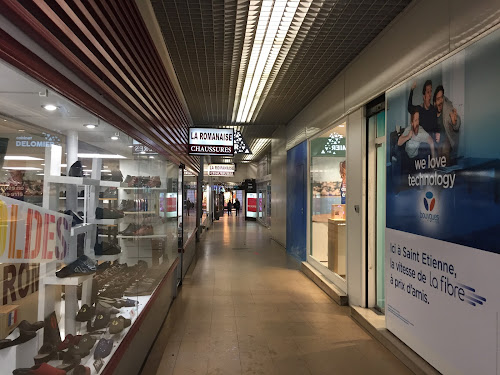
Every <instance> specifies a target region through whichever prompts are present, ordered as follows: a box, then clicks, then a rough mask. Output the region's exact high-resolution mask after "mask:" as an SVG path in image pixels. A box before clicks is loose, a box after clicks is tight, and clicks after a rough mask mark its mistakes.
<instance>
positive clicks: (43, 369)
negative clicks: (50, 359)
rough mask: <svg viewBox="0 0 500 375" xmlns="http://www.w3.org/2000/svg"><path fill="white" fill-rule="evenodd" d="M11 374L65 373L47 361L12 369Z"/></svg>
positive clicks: (42, 374)
mask: <svg viewBox="0 0 500 375" xmlns="http://www.w3.org/2000/svg"><path fill="white" fill-rule="evenodd" d="M12 374H13V375H66V371H64V370H60V369H58V368H55V367H52V366H51V365H49V364H47V363H42V364H41V365H36V366H33V367H31V368H19V369H16V370H14V371H12Z"/></svg>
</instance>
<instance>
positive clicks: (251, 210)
mask: <svg viewBox="0 0 500 375" xmlns="http://www.w3.org/2000/svg"><path fill="white" fill-rule="evenodd" d="M247 217H255V218H256V217H257V193H247Z"/></svg>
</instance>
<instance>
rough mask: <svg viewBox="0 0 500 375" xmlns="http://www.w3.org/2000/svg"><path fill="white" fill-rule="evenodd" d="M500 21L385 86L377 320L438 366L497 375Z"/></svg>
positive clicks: (499, 369) (499, 368)
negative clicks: (381, 301) (382, 313)
mask: <svg viewBox="0 0 500 375" xmlns="http://www.w3.org/2000/svg"><path fill="white" fill-rule="evenodd" d="M499 90H500V30H496V31H495V32H492V33H490V34H489V35H487V36H485V37H484V38H482V39H480V40H478V41H476V42H474V43H472V44H470V45H469V46H467V47H466V48H464V49H462V50H461V51H459V52H457V53H455V54H453V55H452V56H450V57H448V58H446V59H445V60H443V61H442V62H440V63H438V64H436V65H434V66H432V67H431V68H429V69H426V70H425V71H423V72H421V73H419V74H417V75H415V76H413V77H412V78H410V79H408V80H407V81H405V82H404V83H403V84H401V85H399V86H397V87H395V88H394V89H392V90H390V91H388V92H387V94H386V100H387V121H386V126H387V132H386V134H387V139H386V142H387V170H386V173H387V195H386V199H387V201H386V207H387V211H386V263H385V270H386V283H385V287H386V298H387V303H386V324H387V328H388V329H389V330H390V331H391V332H393V333H394V334H395V335H396V336H398V337H399V338H400V339H401V340H403V341H404V342H405V343H406V344H407V345H408V346H410V347H411V348H412V349H413V350H415V351H416V352H417V353H418V354H419V355H421V356H422V357H423V358H424V359H426V360H427V361H428V362H429V363H431V364H432V365H433V366H434V367H436V368H437V369H438V370H439V371H440V372H442V373H443V374H472V373H474V374H497V375H498V374H500V345H499V342H500V340H499V338H500V314H499V312H500V290H499V288H498V285H499V283H500V276H499V275H500V273H499V269H500V254H499V253H500V99H499V98H500V95H499V93H500V91H499Z"/></svg>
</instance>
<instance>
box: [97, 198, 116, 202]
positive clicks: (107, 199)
mask: <svg viewBox="0 0 500 375" xmlns="http://www.w3.org/2000/svg"><path fill="white" fill-rule="evenodd" d="M99 200H100V201H117V200H118V198H99Z"/></svg>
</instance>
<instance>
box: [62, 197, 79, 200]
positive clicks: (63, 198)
mask: <svg viewBox="0 0 500 375" xmlns="http://www.w3.org/2000/svg"><path fill="white" fill-rule="evenodd" d="M59 199H62V200H65V199H66V197H59ZM77 199H78V200H84V199H85V197H78V198H77Z"/></svg>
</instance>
